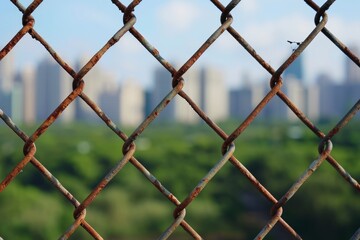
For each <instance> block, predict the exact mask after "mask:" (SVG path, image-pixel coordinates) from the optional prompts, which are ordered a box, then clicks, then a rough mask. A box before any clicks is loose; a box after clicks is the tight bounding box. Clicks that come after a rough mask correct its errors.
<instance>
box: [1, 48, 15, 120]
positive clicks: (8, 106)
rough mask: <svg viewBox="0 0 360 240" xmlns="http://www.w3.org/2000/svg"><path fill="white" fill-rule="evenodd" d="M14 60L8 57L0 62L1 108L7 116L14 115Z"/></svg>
mask: <svg viewBox="0 0 360 240" xmlns="http://www.w3.org/2000/svg"><path fill="white" fill-rule="evenodd" d="M13 62H14V58H13V56H12V55H11V54H9V55H7V56H6V57H5V58H3V59H2V61H1V62H0V103H1V105H0V108H1V109H2V110H3V111H4V112H5V114H7V115H10V116H11V115H12V105H13V104H12V101H11V100H12V91H13V84H14V69H13Z"/></svg>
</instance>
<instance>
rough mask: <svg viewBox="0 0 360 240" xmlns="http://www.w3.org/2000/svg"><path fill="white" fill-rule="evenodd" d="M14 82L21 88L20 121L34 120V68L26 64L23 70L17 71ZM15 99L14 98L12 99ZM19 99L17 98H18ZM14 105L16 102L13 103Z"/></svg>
mask: <svg viewBox="0 0 360 240" xmlns="http://www.w3.org/2000/svg"><path fill="white" fill-rule="evenodd" d="M16 79H17V80H16V81H15V82H16V83H18V86H19V88H21V89H22V96H21V97H20V100H22V103H21V106H23V109H22V121H23V122H24V123H26V124H33V123H34V122H35V119H36V116H35V113H36V111H35V84H34V83H35V70H34V68H32V67H30V66H28V67H26V68H25V69H24V70H23V71H21V72H18V73H17V77H16ZM14 101H15V99H14ZM18 101H19V100H18ZM14 105H15V106H16V105H17V104H14Z"/></svg>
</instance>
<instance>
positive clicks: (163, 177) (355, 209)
mask: <svg viewBox="0 0 360 240" xmlns="http://www.w3.org/2000/svg"><path fill="white" fill-rule="evenodd" d="M237 124H238V123H235V122H227V123H223V124H222V125H221V127H222V128H223V129H224V130H225V131H226V132H227V133H228V134H230V133H231V131H233V130H234V129H235V128H236V127H237ZM331 126H333V125H331V124H328V125H321V126H320V129H321V130H322V131H323V132H325V133H326V132H327V131H328V130H329V129H331ZM22 128H23V129H24V131H25V132H27V133H31V132H33V131H34V129H33V127H22ZM125 131H126V132H131V129H126V130H125ZM0 136H1V138H0V177H1V179H4V177H5V176H6V174H7V173H8V172H10V171H11V169H13V168H14V166H15V165H16V164H17V163H18V162H19V161H21V159H22V158H23V153H22V148H23V142H22V140H20V139H19V138H18V137H17V136H16V135H15V134H14V133H13V132H11V130H9V129H8V128H7V127H5V126H4V125H3V124H0ZM359 139H360V123H359V122H350V123H349V124H348V125H347V126H346V127H345V128H344V129H343V130H341V131H340V132H339V133H338V134H337V135H336V136H335V137H334V138H333V139H332V141H333V144H334V148H333V151H332V153H331V154H332V156H333V157H335V159H336V160H338V162H339V163H340V164H341V165H342V166H343V167H344V168H345V169H346V170H347V171H349V173H350V174H351V175H352V177H353V178H355V179H358V180H359V179H360V161H359V159H358V158H359V156H360V141H359ZM319 142H320V139H319V138H317V137H316V136H315V135H314V133H312V132H311V131H310V130H309V129H307V128H306V127H304V126H301V125H296V124H289V123H279V124H269V123H253V124H252V125H250V126H249V127H248V128H247V129H246V130H245V131H244V132H243V133H242V134H241V135H240V136H239V137H238V138H237V139H236V142H235V143H236V151H235V156H236V158H237V159H238V160H239V161H240V162H241V163H242V164H243V165H244V166H245V167H246V168H247V169H249V170H250V171H251V172H252V174H253V175H254V176H255V177H256V178H257V179H258V180H259V181H260V182H261V183H262V184H263V185H264V186H265V187H266V188H267V189H268V190H269V191H270V192H271V193H272V194H273V195H274V196H275V197H276V198H278V199H279V198H280V197H281V196H282V195H283V194H285V192H286V191H287V190H288V189H289V188H290V187H291V185H292V184H293V183H294V182H295V181H296V180H297V179H298V178H299V176H300V175H301V174H302V173H303V172H304V171H305V170H306V169H307V167H308V166H309V165H310V164H311V163H312V161H314V160H315V159H316V158H317V156H318V151H317V146H318V144H319ZM222 143H223V140H222V139H221V138H220V137H219V136H218V135H216V134H215V133H214V132H213V131H212V130H211V129H210V128H209V127H208V126H206V125H204V124H199V125H191V126H189V125H171V124H169V125H167V124H162V125H160V124H158V125H157V124H154V125H152V126H151V127H150V128H147V129H146V130H145V131H144V133H143V134H142V135H141V136H140V137H139V138H138V139H137V140H136V145H137V150H136V152H135V157H136V158H137V159H138V160H139V161H140V162H141V163H142V164H143V165H144V166H145V167H146V168H147V169H148V170H149V171H150V172H151V174H153V175H154V176H155V177H156V178H157V179H158V180H159V181H160V182H161V183H162V184H163V185H164V186H165V187H166V188H167V189H168V190H169V191H171V192H172V193H173V194H174V195H175V196H176V197H177V198H178V199H179V200H180V201H182V200H183V199H185V198H186V197H187V195H188V194H189V192H191V191H192V189H193V188H194V187H195V186H196V185H197V183H198V182H199V181H200V180H201V178H202V177H203V176H204V175H205V174H206V173H207V172H208V171H209V170H210V169H211V168H212V167H213V166H214V164H216V162H217V161H219V160H220V158H221V146H222ZM122 144H123V141H122V140H121V139H119V138H118V137H117V135H116V134H114V133H113V132H112V131H111V130H109V129H107V128H106V127H104V126H98V125H83V124H76V125H61V124H56V125H54V126H52V127H50V128H49V130H48V131H47V132H45V133H44V134H43V135H42V136H41V137H40V138H39V139H38V140H37V141H36V147H37V152H36V154H35V156H36V158H37V159H38V160H40V161H41V163H42V164H44V165H45V167H46V168H48V169H49V171H50V172H52V173H53V174H54V176H55V177H56V178H57V179H58V180H59V181H60V182H61V183H62V184H63V186H64V187H65V188H67V189H68V190H69V191H70V192H71V193H72V194H73V195H74V197H76V198H77V199H78V200H79V201H82V200H84V199H85V198H86V197H87V195H88V194H89V193H90V191H91V190H92V188H94V187H95V186H96V184H97V183H98V182H99V181H100V179H101V178H102V177H103V176H104V175H105V174H106V173H107V172H108V171H109V170H110V169H111V168H112V167H113V166H114V165H115V164H116V163H117V162H118V161H120V160H121V157H122ZM359 199H360V195H359V192H358V191H357V190H355V189H354V188H353V187H351V186H350V185H349V184H348V183H347V182H346V181H345V180H344V179H343V178H342V177H341V176H340V175H339V174H338V173H337V172H336V170H335V169H334V168H332V167H331V165H330V164H329V163H327V162H324V164H322V165H321V167H320V168H319V169H318V170H317V171H316V172H315V173H314V174H313V176H312V177H311V178H310V179H309V180H308V181H307V182H306V183H305V184H304V185H303V186H302V187H301V188H300V189H299V191H298V192H297V193H296V194H295V195H294V197H293V198H292V199H290V200H289V202H288V203H287V205H286V206H285V207H284V213H283V218H284V219H285V220H286V221H287V222H288V223H289V224H290V225H291V226H293V227H294V229H295V230H296V231H298V232H299V234H300V235H301V236H303V238H304V239H348V238H349V237H350V236H351V235H352V234H353V233H354V232H355V231H356V229H357V228H358V227H359V226H358V223H359V222H360V214H359V213H360V204H359ZM271 205H272V204H271V203H270V202H268V200H267V199H265V197H264V196H262V195H261V194H260V193H259V192H258V191H257V190H256V188H255V187H254V186H253V185H252V184H250V183H249V181H248V180H247V179H246V177H245V176H243V175H242V174H241V173H240V172H239V171H238V170H237V169H236V168H235V167H233V166H232V164H231V163H226V164H225V166H224V167H223V168H222V169H221V170H220V171H219V173H218V174H217V175H216V176H215V177H214V179H213V180H212V181H210V182H209V184H208V185H207V186H206V188H205V189H204V191H203V192H201V194H200V195H199V196H198V197H197V198H196V199H195V200H194V201H193V202H192V203H191V204H190V205H189V206H188V208H187V215H186V221H187V222H188V223H190V224H191V225H192V226H193V227H194V228H195V229H197V230H198V231H199V233H200V234H201V235H202V236H204V237H205V238H206V239H229V240H230V239H252V238H253V237H254V236H256V234H257V233H258V232H259V231H260V230H261V229H262V227H263V226H264V225H265V224H266V222H267V220H268V219H269V218H270V215H269V209H270V208H271ZM174 209H175V205H173V204H172V203H171V202H170V201H168V200H167V199H166V198H165V197H164V196H163V195H162V194H161V193H159V191H158V190H157V189H156V188H155V187H154V186H152V184H151V183H150V182H149V181H148V180H147V179H146V178H145V177H144V176H143V174H142V173H141V172H139V171H138V170H137V169H136V168H135V167H134V166H132V165H131V164H130V163H129V164H127V165H126V166H125V167H124V168H123V170H121V171H120V172H119V174H118V175H116V176H115V178H114V179H113V180H112V181H111V182H110V183H109V185H108V186H107V187H106V188H105V189H104V190H103V192H102V193H101V194H100V195H99V196H98V197H97V198H96V199H95V201H94V202H93V203H92V204H91V205H90V206H89V207H88V209H87V216H86V220H87V221H88V222H89V223H90V224H91V225H92V226H93V227H94V228H95V229H96V230H97V231H98V232H99V233H100V234H101V235H102V236H103V237H104V238H105V239H110V240H111V239H120V238H121V239H154V238H156V237H158V236H159V235H160V234H161V233H162V231H164V230H165V229H166V228H167V227H168V226H170V224H171V223H172V221H173V216H172V214H173V211H174ZM73 210H74V206H72V204H71V203H70V202H69V201H68V200H67V199H65V198H64V197H63V196H62V195H61V194H60V193H59V192H58V191H57V190H56V189H55V188H54V187H53V186H52V185H51V184H50V183H49V182H48V181H47V180H46V179H45V178H44V177H43V176H42V175H41V174H40V173H39V172H38V171H37V170H36V169H35V168H34V167H33V166H32V165H31V164H28V165H27V166H26V167H25V168H24V170H23V171H22V172H21V173H20V174H19V176H18V177H16V178H15V180H14V181H13V182H11V183H10V185H9V186H8V187H7V188H6V189H5V190H4V191H3V192H1V193H0V216H1V218H0V236H1V237H2V238H4V239H5V240H7V239H15V240H16V239H21V240H24V239H25V240H26V239H57V238H58V237H59V236H60V235H61V234H62V233H63V232H64V231H65V230H66V229H67V228H68V227H69V226H70V225H71V224H72V223H73V221H74V220H73V217H72V213H73ZM71 239H91V237H89V235H88V234H87V233H86V231H85V230H83V229H81V228H79V229H78V230H77V231H76V232H75V234H74V235H73V236H72V237H71ZM172 239H189V236H188V235H186V233H185V232H184V230H182V229H181V228H179V229H177V230H176V232H175V234H174V235H173V236H172ZM267 239H291V236H289V234H288V233H286V231H284V230H283V229H282V227H281V226H278V225H277V226H276V227H275V229H274V230H273V231H271V232H270V234H269V235H268V236H267Z"/></svg>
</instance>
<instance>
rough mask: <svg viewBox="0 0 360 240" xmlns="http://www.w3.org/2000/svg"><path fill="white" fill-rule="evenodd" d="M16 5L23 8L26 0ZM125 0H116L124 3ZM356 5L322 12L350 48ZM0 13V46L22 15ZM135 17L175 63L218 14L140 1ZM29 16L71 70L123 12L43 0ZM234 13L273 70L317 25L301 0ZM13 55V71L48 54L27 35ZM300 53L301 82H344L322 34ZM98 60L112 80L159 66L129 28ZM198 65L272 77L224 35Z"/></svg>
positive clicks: (242, 7) (231, 80) (232, 80)
mask: <svg viewBox="0 0 360 240" xmlns="http://www.w3.org/2000/svg"><path fill="white" fill-rule="evenodd" d="M20 2H21V3H22V4H23V5H24V6H26V5H28V4H29V3H30V2H31V1H20ZM130 2H131V1H122V3H123V4H125V5H128V4H129V3H130ZM222 2H223V4H226V3H227V2H229V1H222ZM317 4H322V1H317ZM149 9H151V10H152V11H149ZM358 9H360V1H355V0H352V1H336V2H335V3H334V4H333V6H332V7H331V8H330V10H329V11H328V15H329V21H328V23H327V25H326V27H327V28H328V29H329V30H330V31H331V32H333V33H334V34H335V35H336V36H337V37H338V38H339V39H340V40H341V41H343V43H344V44H346V45H348V46H349V47H351V46H356V45H358V44H359V43H360V30H359V29H360V17H359V15H358V13H357V11H358ZM0 12H1V14H0V24H1V25H0V32H1V33H2V34H1V36H0V46H5V44H6V43H7V42H8V41H9V40H10V39H11V38H12V37H13V36H14V35H15V34H16V32H17V31H18V30H19V29H20V28H21V27H22V24H21V17H22V14H21V13H20V12H19V11H18V9H17V8H16V7H15V6H14V5H13V4H12V3H11V2H10V1H1V2H0ZM79 13H87V14H79ZM134 14H135V16H136V17H137V22H136V24H135V28H136V29H138V31H139V32H140V33H142V35H143V36H144V37H145V38H146V39H147V40H148V41H149V42H150V43H151V44H152V45H153V46H154V47H155V48H157V49H158V50H159V52H160V54H161V55H162V56H163V57H164V58H165V59H166V60H168V61H170V62H171V63H173V64H175V65H176V66H179V65H182V64H183V63H184V62H186V61H187V59H188V58H189V57H190V56H191V55H192V54H193V53H194V52H195V51H196V50H197V49H198V48H199V47H200V46H201V44H203V43H204V42H205V41H206V39H207V38H208V37H209V36H210V35H211V34H212V33H213V32H214V31H215V30H216V29H217V28H218V27H219V26H220V16H221V13H220V11H219V10H218V9H217V8H216V7H215V6H214V5H213V4H212V3H211V2H209V1H190V0H170V1H158V0H154V1H143V2H141V3H140V4H139V6H137V7H136V8H135V12H134ZM33 16H34V18H35V26H34V28H35V29H36V31H37V32H39V33H40V34H41V35H42V36H43V37H44V39H45V40H46V41H48V43H49V44H50V45H51V46H52V47H53V48H54V49H55V51H56V52H58V54H59V55H60V57H62V58H63V59H64V60H65V61H66V62H68V63H69V64H70V65H71V66H72V67H73V68H75V63H76V61H78V58H79V56H87V59H89V58H90V57H91V56H92V55H93V54H95V53H96V52H97V51H98V50H99V49H100V48H101V47H102V46H103V45H104V44H105V43H106V41H107V40H108V39H109V38H111V37H112V35H113V34H114V33H115V32H116V31H118V30H119V29H120V28H121V27H122V26H123V23H122V16H123V14H122V13H121V12H119V10H118V9H117V8H116V6H115V5H113V4H112V3H111V1H107V2H104V1H84V0H78V1H76V2H74V1H69V0H67V1H61V2H54V1H44V2H43V3H41V5H40V6H39V7H38V9H36V10H35V12H34V13H33ZM232 16H233V17H234V22H233V24H232V27H233V28H235V29H236V30H237V31H238V32H239V33H240V34H241V35H242V36H243V37H244V38H245V39H246V40H247V41H248V42H249V43H250V44H251V45H252V46H253V48H254V49H255V50H256V51H257V52H258V53H259V54H260V55H261V56H262V57H263V59H264V60H265V61H267V62H268V63H269V64H270V65H271V66H272V67H273V68H275V69H276V68H278V67H279V66H280V65H281V63H282V62H283V61H284V60H285V59H286V58H287V57H288V56H290V54H291V52H292V50H293V49H294V47H296V46H294V45H293V44H289V43H288V41H295V42H301V41H303V40H304V39H305V38H306V37H307V35H308V34H309V33H310V32H311V30H313V28H314V27H315V25H314V20H313V19H314V16H315V12H314V11H313V10H312V9H311V8H310V7H309V6H308V5H307V4H306V3H304V2H303V1H296V2H295V1H291V2H290V1H286V2H284V1H280V0H276V1H271V3H270V2H269V1H260V0H252V1H242V2H240V3H239V4H238V6H237V7H236V8H235V9H234V10H233V11H232ZM12 54H13V55H14V59H15V61H14V65H15V68H16V69H17V70H19V69H22V70H23V69H24V68H25V66H27V65H32V66H33V67H35V65H36V64H37V63H38V62H40V61H41V60H42V59H43V58H44V57H45V56H48V55H49V54H48V53H47V52H46V51H45V49H44V47H43V46H41V45H40V44H39V43H38V42H37V41H35V40H33V39H32V38H31V37H30V36H29V35H26V36H25V37H24V38H23V39H22V40H21V41H20V43H19V44H18V45H17V46H16V47H15V48H14V50H13V52H12ZM7 57H8V56H6V57H5V58H7ZM302 57H303V59H304V69H305V72H304V81H305V82H307V83H311V82H313V81H314V79H316V77H317V76H318V75H320V74H322V73H326V74H328V75H330V76H332V78H333V79H334V80H335V81H341V80H343V75H344V72H345V69H344V59H345V55H344V54H343V53H342V52H341V51H340V50H339V49H337V48H336V46H335V45H334V44H333V43H331V42H330V40H328V39H327V38H326V37H325V36H323V34H322V33H319V36H318V37H317V38H316V39H315V40H314V41H313V42H312V43H311V44H310V45H309V46H308V48H307V49H306V50H305V51H304V52H303V53H302ZM98 64H99V65H100V68H103V69H105V70H106V71H107V72H108V73H109V74H113V75H114V76H115V78H116V80H117V81H119V82H122V81H125V80H126V79H129V78H130V79H136V81H138V82H139V83H140V84H141V85H143V86H144V87H149V86H151V84H152V82H153V81H152V76H151V73H152V72H153V71H154V70H155V69H156V68H158V67H159V66H160V64H159V63H158V62H157V61H156V60H155V59H154V58H153V56H151V55H150V54H149V53H148V52H147V51H146V50H145V48H144V47H143V46H142V45H141V44H140V43H139V42H137V40H136V39H135V38H134V37H132V36H131V34H129V33H127V34H125V36H124V37H123V38H122V39H120V41H119V42H118V43H117V44H115V45H114V47H112V48H111V49H110V50H109V51H108V52H107V53H106V54H105V55H104V57H103V58H102V59H101V60H100V62H99V63H98ZM203 66H213V67H216V68H219V69H222V71H223V72H224V79H225V81H226V84H227V85H228V86H238V85H240V84H241V79H242V78H244V77H243V76H247V78H249V79H252V81H259V80H264V79H268V78H269V77H270V75H269V74H268V73H267V72H266V71H265V70H264V69H263V68H262V67H261V66H260V65H259V64H258V63H257V62H256V61H255V60H254V59H252V57H251V56H250V55H249V54H248V53H247V52H246V51H245V50H244V49H243V48H242V47H241V46H240V45H239V44H238V43H237V42H236V41H235V40H234V39H233V38H232V37H231V36H230V35H229V34H228V33H227V32H225V33H224V34H223V35H222V36H220V37H219V39H218V40H217V41H216V42H215V43H214V44H213V45H212V46H211V47H210V48H209V50H208V51H206V52H205V53H204V55H203V56H202V57H201V58H200V59H199V60H198V62H196V63H195V65H194V67H197V68H201V67H203ZM97 67H98V66H96V67H95V68H97Z"/></svg>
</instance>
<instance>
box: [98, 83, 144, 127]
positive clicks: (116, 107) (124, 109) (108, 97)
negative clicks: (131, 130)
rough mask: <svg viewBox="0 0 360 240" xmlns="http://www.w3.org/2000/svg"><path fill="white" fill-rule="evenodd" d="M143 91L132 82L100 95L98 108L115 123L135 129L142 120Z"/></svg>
mask: <svg viewBox="0 0 360 240" xmlns="http://www.w3.org/2000/svg"><path fill="white" fill-rule="evenodd" d="M144 100H145V99H144V91H143V89H142V88H141V86H139V85H138V84H136V83H134V82H133V81H130V80H129V81H126V82H125V83H123V84H122V85H121V86H120V87H118V88H114V89H111V90H110V89H108V90H107V91H104V92H103V93H102V94H101V95H100V107H101V108H102V110H103V111H104V112H105V114H107V115H108V116H109V117H110V118H111V120H112V121H113V122H115V123H119V124H120V125H122V126H127V127H135V126H137V125H139V124H140V123H141V122H142V121H143V120H144Z"/></svg>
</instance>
